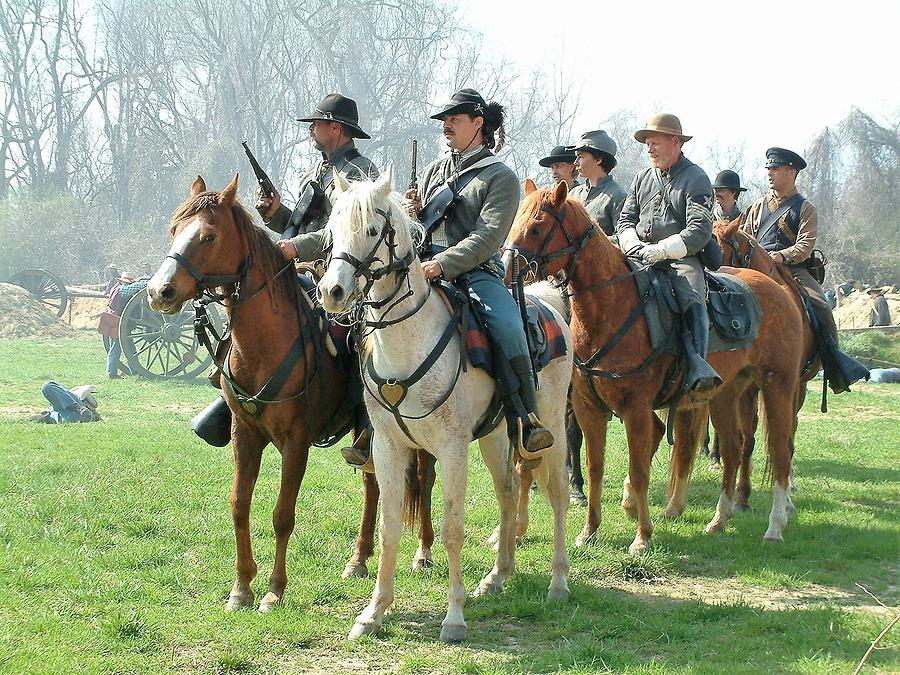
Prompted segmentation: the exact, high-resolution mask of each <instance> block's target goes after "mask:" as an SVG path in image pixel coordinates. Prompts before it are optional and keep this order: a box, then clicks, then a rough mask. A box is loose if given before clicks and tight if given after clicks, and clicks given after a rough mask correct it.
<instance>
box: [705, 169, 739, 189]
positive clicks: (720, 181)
mask: <svg viewBox="0 0 900 675" xmlns="http://www.w3.org/2000/svg"><path fill="white" fill-rule="evenodd" d="M717 188H725V189H726V190H734V191H735V192H746V191H747V188H745V187H741V177H740V176H738V175H737V174H736V173H735V172H734V171H732V170H731V169H725V170H724V171H720V172H719V173H718V175H717V176H716V180H715V182H714V183H713V190H715V189H717Z"/></svg>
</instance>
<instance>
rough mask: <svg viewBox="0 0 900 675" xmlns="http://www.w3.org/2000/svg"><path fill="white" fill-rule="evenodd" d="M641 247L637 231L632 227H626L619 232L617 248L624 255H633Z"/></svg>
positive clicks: (642, 243) (641, 243)
mask: <svg viewBox="0 0 900 675" xmlns="http://www.w3.org/2000/svg"><path fill="white" fill-rule="evenodd" d="M643 245H644V242H642V241H641V240H640V239H639V238H638V235H637V230H635V229H634V228H633V227H628V228H626V229H624V230H622V231H621V232H619V248H620V249H622V251H623V252H624V253H625V255H628V254H630V253H633V252H634V251H635V250H636V249H639V248H641V246H643Z"/></svg>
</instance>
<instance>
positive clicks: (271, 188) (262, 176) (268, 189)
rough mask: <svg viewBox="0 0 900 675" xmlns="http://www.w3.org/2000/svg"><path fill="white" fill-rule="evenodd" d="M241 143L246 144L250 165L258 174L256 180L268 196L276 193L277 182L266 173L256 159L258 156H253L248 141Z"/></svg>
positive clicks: (245, 149)
mask: <svg viewBox="0 0 900 675" xmlns="http://www.w3.org/2000/svg"><path fill="white" fill-rule="evenodd" d="M241 145H243V146H244V152H246V153H247V159H249V160H250V166H252V167H253V173H255V174H256V180H257V182H258V183H259V187H260V188H262V191H263V192H265V193H266V197H271V196H272V195H273V194H274V193H275V184H274V183H273V182H272V179H271V178H269V177H268V176H267V175H266V172H265V171H263V168H262V167H261V166H260V165H259V162H257V161H256V157H254V156H253V153H252V152H250V148H249V147H248V146H247V141H243V142H242V143H241Z"/></svg>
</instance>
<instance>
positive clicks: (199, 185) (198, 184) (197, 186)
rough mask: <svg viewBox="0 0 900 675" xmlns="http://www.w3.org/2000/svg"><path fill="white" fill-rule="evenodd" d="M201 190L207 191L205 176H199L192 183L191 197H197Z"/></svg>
mask: <svg viewBox="0 0 900 675" xmlns="http://www.w3.org/2000/svg"><path fill="white" fill-rule="evenodd" d="M201 192H206V181H204V180H203V176H197V177H196V178H195V179H194V182H193V183H191V197H196V196H197V195H199V194H200V193H201Z"/></svg>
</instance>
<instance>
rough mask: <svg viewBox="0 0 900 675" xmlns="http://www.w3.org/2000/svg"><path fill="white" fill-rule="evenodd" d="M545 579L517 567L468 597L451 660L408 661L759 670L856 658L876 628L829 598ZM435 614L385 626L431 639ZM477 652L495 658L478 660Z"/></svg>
mask: <svg viewBox="0 0 900 675" xmlns="http://www.w3.org/2000/svg"><path fill="white" fill-rule="evenodd" d="M547 583H548V580H547V577H546V576H545V575H528V574H521V575H515V576H514V577H512V578H511V579H510V581H509V583H508V585H507V589H506V591H505V592H504V593H502V594H500V595H494V596H487V597H484V598H474V599H473V598H470V599H469V602H468V604H467V607H466V621H467V624H468V635H467V639H466V641H465V642H464V643H463V645H464V647H466V648H467V651H466V652H464V653H462V654H458V655H457V656H456V657H455V658H452V659H449V657H448V653H447V652H445V651H443V650H442V649H435V650H434V651H433V652H430V656H429V657H426V659H425V661H424V662H423V661H422V660H421V658H417V664H416V665H417V666H419V667H424V668H426V669H428V668H429V667H439V666H441V664H442V663H443V664H444V667H445V668H447V669H448V670H453V671H454V672H556V671H558V670H576V671H583V672H603V671H613V672H621V671H623V670H626V669H639V668H642V667H645V666H646V665H647V664H648V663H651V662H652V663H653V664H654V665H656V666H658V667H661V668H662V669H663V670H664V671H665V670H670V669H675V668H688V669H691V668H696V667H697V666H698V665H699V664H703V668H704V669H706V670H711V671H719V672H725V671H732V672H734V671H735V670H738V671H757V672H763V671H767V670H768V671H772V670H783V669H786V668H787V669H790V668H791V667H792V666H793V665H794V664H798V663H801V662H808V661H809V660H810V658H812V659H813V660H814V661H818V662H821V663H820V665H827V664H830V663H838V664H840V663H846V664H850V663H855V662H856V661H857V660H858V659H859V658H860V657H861V655H862V654H863V653H864V652H865V651H866V649H867V647H868V646H869V641H870V640H871V638H872V637H874V635H872V636H870V635H869V634H868V630H875V628H876V627H877V624H878V622H877V620H875V619H866V620H865V621H863V622H862V623H863V625H862V626H861V624H860V620H859V618H858V617H855V616H853V615H851V613H849V612H847V611H845V610H843V609H841V608H839V607H836V606H825V607H821V608H789V609H783V610H765V609H759V608H756V607H750V606H748V605H746V604H740V603H737V604H725V603H706V602H702V601H696V600H678V599H672V598H666V597H659V596H651V595H648V594H644V593H640V592H630V591H625V590H620V589H609V588H596V587H594V586H590V585H587V584H581V583H572V584H570V588H571V598H570V600H569V602H568V603H565V604H557V603H548V602H547V601H546V600H545V598H546V591H547V589H546V585H547ZM401 602H402V600H401ZM401 606H402V605H401ZM442 618H443V614H442V613H427V612H416V611H413V612H406V611H402V610H401V611H396V612H394V613H392V614H390V615H389V616H388V618H387V620H386V623H385V630H386V632H387V633H389V634H391V636H392V638H394V639H400V640H403V641H412V642H416V643H426V644H428V643H430V644H433V645H435V646H438V645H440V644H441V643H440V641H439V634H440V622H441V620H442ZM866 621H868V622H870V623H871V624H872V626H871V628H869V626H868V625H866V623H865V622H866ZM875 632H876V633H877V631H875ZM498 636H500V637H498ZM735 636H739V637H740V639H739V640H736V639H733V638H734V637H735ZM468 650H472V651H468ZM479 651H487V652H492V653H495V654H496V655H497V658H496V660H490V659H488V660H485V658H484V655H483V654H478V653H477V652H479ZM442 659H443V661H442ZM448 659H449V660H448ZM894 660H896V655H895V654H894V655H893V656H892V655H889V654H885V653H882V654H879V655H877V656H876V660H875V661H874V662H872V665H884V664H887V663H891V662H892V661H894ZM450 664H452V667H450Z"/></svg>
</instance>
